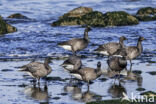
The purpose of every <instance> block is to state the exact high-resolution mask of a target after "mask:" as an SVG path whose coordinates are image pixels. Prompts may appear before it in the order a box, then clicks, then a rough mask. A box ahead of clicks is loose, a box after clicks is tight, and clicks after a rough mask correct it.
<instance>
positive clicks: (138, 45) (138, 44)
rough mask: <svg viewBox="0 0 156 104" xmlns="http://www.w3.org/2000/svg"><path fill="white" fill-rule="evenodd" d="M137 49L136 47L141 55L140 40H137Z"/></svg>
mask: <svg viewBox="0 0 156 104" xmlns="http://www.w3.org/2000/svg"><path fill="white" fill-rule="evenodd" d="M137 47H138V49H139V53H141V52H142V50H143V47H142V41H141V40H138V43H137Z"/></svg>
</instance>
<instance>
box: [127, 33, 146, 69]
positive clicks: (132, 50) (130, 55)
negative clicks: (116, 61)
mask: <svg viewBox="0 0 156 104" xmlns="http://www.w3.org/2000/svg"><path fill="white" fill-rule="evenodd" d="M143 40H145V38H144V37H141V36H140V37H139V38H138V43H137V46H128V47H126V48H125V49H126V53H127V57H126V59H127V60H130V64H131V67H132V62H131V60H133V59H135V58H137V57H138V56H140V55H141V53H142V51H143V47H142V41H143ZM130 69H132V68H130Z"/></svg>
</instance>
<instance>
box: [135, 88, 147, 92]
mask: <svg viewBox="0 0 156 104" xmlns="http://www.w3.org/2000/svg"><path fill="white" fill-rule="evenodd" d="M136 90H137V91H145V89H144V88H137V89H136Z"/></svg>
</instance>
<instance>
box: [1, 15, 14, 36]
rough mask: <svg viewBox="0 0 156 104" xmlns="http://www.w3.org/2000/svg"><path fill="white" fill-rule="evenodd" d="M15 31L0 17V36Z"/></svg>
mask: <svg viewBox="0 0 156 104" xmlns="http://www.w3.org/2000/svg"><path fill="white" fill-rule="evenodd" d="M16 31H17V29H16V28H15V27H14V26H11V25H9V24H8V23H6V22H5V21H4V20H3V18H2V17H1V16H0V35H2V34H7V33H12V32H16Z"/></svg>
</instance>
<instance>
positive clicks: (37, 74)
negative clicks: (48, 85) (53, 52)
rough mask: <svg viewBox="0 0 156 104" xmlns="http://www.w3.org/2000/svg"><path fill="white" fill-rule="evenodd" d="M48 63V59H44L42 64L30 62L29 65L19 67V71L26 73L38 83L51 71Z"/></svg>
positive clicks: (49, 60)
mask: <svg viewBox="0 0 156 104" xmlns="http://www.w3.org/2000/svg"><path fill="white" fill-rule="evenodd" d="M50 62H51V59H50V57H48V58H46V59H45V60H44V63H41V62H30V63H29V64H27V65H24V66H22V67H20V69H19V71H24V72H26V73H28V74H29V75H30V76H31V77H33V78H35V79H37V80H38V83H40V78H42V77H45V76H47V75H48V74H50V73H51V71H52V69H51V67H50V66H49V63H50Z"/></svg>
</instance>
